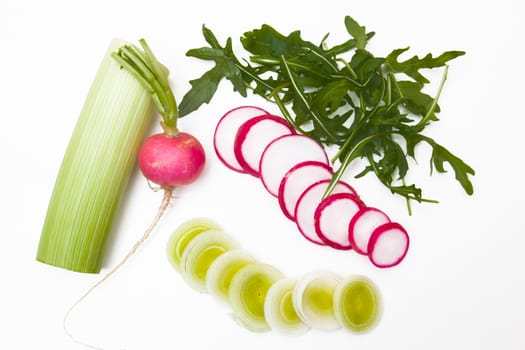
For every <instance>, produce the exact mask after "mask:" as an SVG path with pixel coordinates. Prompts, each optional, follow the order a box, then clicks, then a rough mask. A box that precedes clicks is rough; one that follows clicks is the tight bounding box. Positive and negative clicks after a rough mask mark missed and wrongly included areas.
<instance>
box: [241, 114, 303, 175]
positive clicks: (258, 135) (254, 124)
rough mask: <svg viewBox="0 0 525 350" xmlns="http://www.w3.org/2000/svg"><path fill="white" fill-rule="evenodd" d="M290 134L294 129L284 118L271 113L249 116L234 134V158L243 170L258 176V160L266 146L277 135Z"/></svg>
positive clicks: (293, 132)
mask: <svg viewBox="0 0 525 350" xmlns="http://www.w3.org/2000/svg"><path fill="white" fill-rule="evenodd" d="M290 134H295V129H294V128H293V127H292V126H291V125H290V124H288V122H287V121H286V120H285V119H284V118H281V117H278V116H275V115H271V114H265V115H260V116H257V117H253V118H250V119H248V120H247V121H245V122H244V123H243V124H242V125H241V126H240V127H239V130H238V131H237V134H236V136H235V142H234V145H233V150H234V154H235V158H236V159H237V162H238V163H239V165H240V166H241V167H242V168H243V169H244V171H245V172H247V173H248V174H251V175H253V176H256V177H259V162H260V159H261V155H262V153H263V151H264V149H265V148H266V146H268V144H269V143H270V142H271V141H273V140H274V139H276V138H277V137H279V136H283V135H290Z"/></svg>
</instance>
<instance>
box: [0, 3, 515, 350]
mask: <svg viewBox="0 0 525 350" xmlns="http://www.w3.org/2000/svg"><path fill="white" fill-rule="evenodd" d="M300 3H301V4H302V5H299V4H300ZM241 4H242V5H241ZM518 4H519V1H510V0H500V1H490V2H489V1H480V2H460V1H440V2H429V3H428V4H425V3H424V2H421V1H406V0H401V1H395V2H386V1H385V2H378V1H329V0H327V1H323V2H294V1H288V2H287V1H274V0H269V1H264V2H245V3H241V2H238V1H209V2H203V1H188V2H175V1H164V2H162V1H155V0H148V1H145V0H144V1H103V2H102V1H84V2H77V1H56V0H49V1H24V0H16V1H15V0H7V1H6V0H3V1H2V3H1V4H0V38H1V41H0V42H1V56H0V63H1V70H2V76H1V84H0V89H1V90H2V91H1V94H0V96H1V97H0V105H1V107H2V108H1V111H2V113H1V127H0V159H1V163H2V171H1V173H0V184H1V186H2V192H1V195H0V203H1V206H2V208H1V213H2V214H1V220H0V225H1V226H0V232H1V235H2V244H0V269H1V275H2V279H1V280H2V288H1V289H0V330H1V331H0V332H1V336H0V348H2V349H12V350H13V349H81V348H82V347H80V346H78V345H77V344H75V343H73V342H72V341H71V340H70V339H69V338H68V337H67V336H66V335H65V333H64V331H63V329H62V323H61V322H62V317H63V316H64V313H65V312H66V310H67V309H68V308H69V307H70V306H71V304H72V303H73V302H74V301H75V300H76V299H77V298H78V297H79V296H80V295H81V294H82V293H84V291H86V289H87V288H88V287H90V286H91V285H92V284H93V283H94V282H96V281H97V280H98V279H99V276H93V275H82V274H76V273H72V272H68V271H63V270H60V269H56V268H52V267H49V266H46V265H43V264H40V263H37V262H36V261H35V253H36V248H37V244H38V239H39V235H40V230H41V226H42V222H43V219H44V215H45V212H46V207H47V203H48V200H49V196H50V194H51V190H52V187H53V184H54V180H55V175H56V173H57V170H58V167H59V165H60V162H61V160H62V155H63V152H64V150H65V147H66V145H67V142H68V140H69V136H70V134H71V131H72V129H73V127H74V125H75V122H76V117H77V115H78V112H79V110H80V107H81V105H82V103H83V101H84V98H85V95H86V93H87V90H88V88H89V86H90V84H91V81H92V79H93V76H94V73H95V71H96V69H97V68H98V64H99V62H100V58H101V55H102V54H103V53H104V51H105V49H106V47H107V45H108V44H109V41H110V40H111V39H112V38H113V37H120V38H124V39H126V40H130V41H135V40H138V39H139V38H141V37H145V38H146V39H147V40H148V42H149V43H150V45H151V46H152V48H153V49H154V51H155V52H156V54H157V56H158V57H159V58H160V59H161V60H162V61H163V62H164V63H165V64H166V65H167V66H168V67H169V68H170V69H171V71H172V75H171V77H172V81H173V85H174V88H175V92H176V95H177V98H178V99H180V98H182V95H183V94H184V93H185V92H186V91H187V89H188V87H189V84H188V80H189V79H193V78H195V77H197V76H200V74H201V73H203V72H204V71H205V70H206V69H207V68H208V67H209V66H208V65H207V63H204V62H202V61H197V60H192V59H190V58H188V57H185V55H184V54H185V52H186V50H188V49H189V48H194V47H199V46H201V45H203V44H204V41H203V39H202V36H201V33H200V30H201V25H202V24H203V23H205V24H206V25H207V26H208V27H209V28H211V29H212V30H213V31H214V32H215V33H216V34H217V35H218V37H219V39H220V40H221V41H222V42H224V40H225V39H226V37H228V36H231V37H232V38H233V39H234V43H236V45H238V38H239V36H240V35H241V34H242V33H243V32H244V31H246V30H250V29H253V28H257V27H259V26H260V25H261V24H263V23H268V24H271V25H273V26H275V27H276V28H277V29H279V30H281V31H283V32H289V31H291V30H293V29H299V28H300V29H303V30H302V31H303V35H304V37H305V38H307V39H309V40H312V41H314V42H318V41H320V40H321V38H322V37H323V35H324V34H325V33H327V32H331V33H332V35H333V39H332V40H333V41H334V42H335V41H337V38H341V37H342V36H343V35H345V34H344V26H343V17H344V15H345V14H350V15H352V16H353V17H354V18H355V19H357V20H358V21H359V22H360V23H361V24H364V25H366V26H367V28H368V29H370V30H374V31H376V33H377V34H376V37H375V38H374V39H373V41H372V43H373V44H371V50H373V52H375V53H377V54H378V55H379V54H386V53H387V52H388V51H389V50H390V49H393V48H397V47H405V46H408V45H409V46H411V51H410V52H411V53H417V54H425V53H427V52H433V53H435V54H439V53H441V52H442V51H445V50H453V49H460V50H465V51H466V52H467V55H466V56H464V57H461V58H458V59H456V60H454V61H453V62H452V64H451V68H450V71H449V79H448V81H447V83H446V86H445V89H444V93H443V95H442V99H441V101H440V102H441V105H442V113H441V114H440V117H441V121H440V122H439V123H438V124H435V126H433V127H432V128H431V130H429V133H430V134H431V135H432V136H434V137H435V138H436V139H437V140H438V141H440V142H441V143H442V144H444V145H445V146H447V147H448V148H449V149H451V150H452V151H453V152H455V153H456V154H458V155H459V156H460V157H461V158H463V159H464V160H466V161H467V162H468V163H469V164H471V165H472V166H473V167H474V168H475V170H476V172H477V174H476V176H475V177H474V179H473V182H474V186H475V194H474V195H473V196H472V197H469V196H467V195H465V194H464V193H463V192H462V190H461V188H460V187H459V186H458V185H457V183H456V181H455V180H454V179H453V175H452V174H448V175H445V176H436V175H434V176H432V177H428V162H427V160H428V158H427V155H428V153H426V152H425V151H427V150H424V149H422V155H421V158H420V167H419V168H418V171H417V174H416V175H415V177H416V178H417V183H418V184H419V185H421V186H422V187H423V189H424V190H426V194H427V196H428V197H432V198H438V199H439V200H440V201H441V203H440V204H439V205H414V215H413V216H412V217H409V216H408V215H407V214H406V209H405V206H404V203H403V201H402V200H401V199H398V198H393V197H392V196H391V195H390V194H389V193H388V192H387V191H385V190H384V189H383V188H382V187H380V186H378V185H377V183H376V181H375V180H373V178H372V177H367V178H365V179H361V180H359V181H355V182H354V183H353V185H354V186H355V187H356V189H357V190H358V191H359V192H360V193H362V195H363V196H364V197H365V198H366V199H367V202H369V203H374V204H375V205H377V206H378V207H380V208H382V209H385V210H386V211H388V212H389V214H390V215H391V216H392V217H393V218H396V219H397V220H398V221H400V222H402V223H403V224H404V225H405V226H406V227H407V229H408V230H409V232H410V234H411V238H412V242H411V247H410V251H409V254H408V256H407V258H406V260H405V261H404V262H403V263H402V265H400V266H398V267H397V268H395V269H389V270H378V269H376V268H374V267H373V266H372V265H371V264H370V263H369V262H368V261H367V260H366V258H364V257H363V256H360V255H357V254H354V253H351V252H336V251H334V250H330V249H327V248H322V247H318V246H315V245H313V244H311V243H309V242H307V241H306V240H305V239H304V238H302V236H301V235H300V234H299V233H298V232H297V230H296V229H295V228H294V227H293V225H292V224H291V222H290V221H288V220H287V219H286V218H285V217H284V215H282V214H281V213H280V209H279V206H278V204H277V202H276V201H275V199H274V198H272V197H271V196H269V195H268V193H267V192H266V191H265V190H264V188H263V187H262V186H261V185H260V184H259V183H257V180H255V179H254V178H251V177H249V176H245V175H241V174H238V173H234V172H233V171H231V170H228V169H226V167H224V166H222V164H220V163H219V162H218V160H217V158H216V157H215V155H214V154H213V150H212V138H211V136H212V133H213V128H214V125H215V123H216V122H217V121H218V118H219V117H220V116H221V115H222V114H223V113H224V112H225V111H226V110H228V109H229V108H231V107H235V106H237V105H240V104H246V103H253V104H257V105H260V106H261V107H263V108H266V109H269V110H270V111H271V112H274V113H278V111H277V109H276V108H275V106H273V105H269V104H267V103H265V102H264V101H262V100H261V99H260V98H258V97H251V98H250V99H248V100H244V99H242V98H241V97H239V96H238V95H236V94H234V93H233V92H232V91H231V87H230V86H229V85H227V84H224V85H223V86H222V87H221V88H220V92H219V93H218V94H217V96H216V97H215V98H214V100H213V101H212V103H211V104H210V105H206V106H203V107H202V108H201V109H200V110H199V111H197V112H195V113H194V114H193V115H191V116H188V117H187V118H185V119H183V120H182V121H181V127H182V128H184V129H185V130H187V131H189V132H192V133H194V134H195V135H196V136H197V137H199V138H200V139H201V140H202V142H203V143H204V145H205V147H206V150H207V152H208V156H209V162H208V166H207V170H206V173H205V174H204V176H203V178H202V179H201V180H200V181H199V182H198V184H195V185H194V186H191V187H188V188H185V189H182V190H180V192H179V193H178V199H177V200H176V201H175V203H174V205H173V206H172V208H171V210H170V211H169V213H168V215H167V216H166V218H165V220H163V222H162V225H161V226H160V227H159V228H158V230H157V231H156V232H155V234H154V235H153V236H152V238H151V240H150V241H149V242H147V244H146V245H145V246H144V247H143V249H142V250H141V251H140V252H139V254H138V255H137V256H136V257H135V258H134V259H132V261H131V262H130V263H129V264H128V265H127V266H126V267H125V268H124V269H122V270H121V271H120V273H118V274H117V275H116V276H114V278H112V279H111V280H110V281H108V282H107V283H106V284H105V285H104V286H103V287H101V288H100V289H98V290H97V291H96V292H95V293H94V294H93V295H92V296H91V297H90V298H88V299H87V300H86V301H85V302H84V303H82V304H81V305H80V306H79V308H78V309H76V311H75V312H74V313H73V314H72V315H71V316H72V317H71V319H70V323H69V326H70V330H71V332H72V333H74V334H75V335H76V336H77V337H78V338H80V339H81V340H83V341H86V342H89V343H91V344H93V345H97V346H102V347H104V348H107V349H123V348H125V349H129V350H131V349H157V350H165V349H177V348H191V349H208V348H210V347H213V348H221V349H228V348H235V349H240V348H245V349H247V348H249V349H254V350H255V349H271V348H279V349H284V348H286V347H293V348H297V349H319V348H323V349H342V348H345V349H347V348H352V349H360V350H366V349H403V350H412V349H413V350H416V349H426V350H430V349H495V348H504V349H507V350H517V349H524V348H525V337H523V330H524V329H525V298H524V296H525V277H524V276H525V274H524V272H523V271H524V268H525V261H524V257H523V245H524V244H525V238H524V234H525V232H524V229H523V221H522V217H523V209H524V206H523V198H524V197H525V191H524V189H523V188H524V187H523V173H522V169H523V165H522V163H523V161H522V158H523V156H522V152H523V149H524V146H525V141H524V137H523V135H522V134H523V132H522V130H521V125H522V123H521V121H522V120H523V109H522V108H521V105H522V101H523V91H524V89H523V82H524V81H525V79H524V78H525V77H524V74H523V57H524V53H525V52H524V49H523V40H522V34H523V33H524V32H525V30H524V29H525V28H524V25H523V22H522V18H521V14H522V12H521V11H519V10H518V9H519V8H521V7H518ZM234 13H237V14H238V15H237V16H234ZM436 77H437V78H436V79H437V80H439V73H437V74H436ZM160 200H161V194H160V193H153V192H151V191H150V190H149V189H148V187H147V186H146V183H145V182H144V180H143V179H142V178H141V177H140V176H138V174H136V175H135V177H134V179H133V181H132V183H131V187H130V188H129V191H128V193H127V196H126V203H125V205H124V206H123V208H122V211H121V212H120V216H119V224H118V228H117V230H116V231H115V232H114V236H113V239H112V244H111V247H110V248H111V249H110V250H109V251H108V255H107V259H106V263H105V266H106V269H105V270H104V271H107V267H109V266H113V265H114V264H115V263H116V262H117V261H118V260H119V259H120V258H121V257H122V256H123V254H124V253H125V251H126V250H127V249H129V247H131V245H132V244H133V243H134V241H135V240H136V239H137V238H138V237H139V236H140V235H141V234H142V231H143V229H145V228H146V227H147V225H148V224H149V221H150V219H151V218H152V217H153V215H154V213H155V210H156V209H157V206H158V204H159V203H160ZM194 216H209V217H212V218H213V219H216V220H217V221H218V222H220V223H221V224H222V225H223V226H224V227H225V228H226V229H227V230H228V231H229V232H230V233H231V234H233V235H234V236H235V237H237V238H238V239H239V241H240V242H241V244H242V245H243V246H244V247H245V248H246V249H248V250H249V251H250V252H252V253H253V254H254V255H255V256H256V257H257V258H258V259H260V260H262V261H265V262H268V263H271V264H275V266H277V267H279V268H280V269H282V271H283V272H285V273H286V274H287V275H289V276H299V275H301V274H303V273H307V272H309V271H312V270H316V269H328V270H331V271H334V272H336V273H339V274H342V275H347V274H352V273H362V274H366V275H367V276H369V277H371V278H372V279H373V280H374V281H375V282H376V283H377V284H378V285H379V287H380V288H381V291H382V293H383V297H384V304H385V309H384V314H383V319H382V321H381V323H380V324H379V326H378V327H377V328H376V329H375V330H374V331H373V332H371V333H368V334H366V335H361V336H355V335H353V334H349V333H346V332H344V331H335V332H319V331H310V332H308V333H307V334H304V335H301V336H299V337H287V336H283V335H281V334H278V333H267V334H262V335H261V334H252V333H250V332H248V331H246V330H244V329H243V328H241V327H239V326H238V325H237V324H235V323H234V322H233V321H232V320H231V318H230V317H229V315H228V314H229V309H228V308H227V307H225V306H224V305H222V304H221V303H218V302H217V301H216V300H214V299H213V298H211V297H210V296H209V295H205V294H198V293H195V292H193V291H192V290H191V289H189V287H188V286H187V285H186V284H185V283H184V282H183V281H182V279H181V277H180V276H179V275H178V274H177V273H176V272H175V271H174V270H172V268H171V267H170V265H169V264H168V262H167V260H166V258H165V254H164V248H165V244H166V242H167V239H168V236H169V234H170V232H171V231H172V230H173V229H174V228H175V227H176V226H177V225H178V224H179V223H181V222H182V221H183V220H186V219H188V218H191V217H194Z"/></svg>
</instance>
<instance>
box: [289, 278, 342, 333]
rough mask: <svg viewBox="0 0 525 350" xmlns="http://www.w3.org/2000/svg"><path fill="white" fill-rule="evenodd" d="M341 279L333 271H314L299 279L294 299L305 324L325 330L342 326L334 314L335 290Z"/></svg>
mask: <svg viewBox="0 0 525 350" xmlns="http://www.w3.org/2000/svg"><path fill="white" fill-rule="evenodd" d="M341 280H342V278H341V277H340V276H339V275H337V274H335V273H333V272H329V271H314V272H310V273H307V274H306V275H304V276H303V277H302V278H301V279H299V281H297V284H296V286H295V288H294V290H293V294H292V301H293V305H294V307H295V310H296V311H297V314H298V315H299V317H300V318H301V319H302V320H303V322H304V323H305V324H307V325H308V326H310V327H312V328H313V329H319V330H325V331H330V330H335V329H338V328H340V327H341V326H340V324H339V322H337V319H336V318H335V314H334V291H335V289H336V287H337V285H338V284H339V282H340V281H341Z"/></svg>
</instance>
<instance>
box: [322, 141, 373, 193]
mask: <svg viewBox="0 0 525 350" xmlns="http://www.w3.org/2000/svg"><path fill="white" fill-rule="evenodd" d="M381 136H382V135H381V134H374V135H369V136H367V137H365V138H363V139H361V140H359V142H357V143H356V144H355V145H354V147H353V148H352V149H351V150H350V152H348V153H347V154H346V156H345V157H344V159H343V160H342V161H341V164H340V165H339V168H337V170H336V171H335V173H334V175H333V176H332V179H331V180H330V183H329V184H328V187H327V188H326V191H325V193H324V194H323V198H326V196H328V195H329V194H330V193H331V192H332V191H333V190H334V187H335V186H336V185H337V183H338V182H339V180H340V179H341V177H342V176H343V174H344V172H345V170H346V169H347V168H348V166H349V165H350V163H351V162H352V161H353V160H354V159H355V158H357V157H358V156H359V154H360V152H359V151H360V150H361V148H362V147H364V146H365V145H366V144H367V143H368V142H370V141H371V140H373V139H374V138H377V137H381Z"/></svg>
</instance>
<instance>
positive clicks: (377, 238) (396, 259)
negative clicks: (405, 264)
mask: <svg viewBox="0 0 525 350" xmlns="http://www.w3.org/2000/svg"><path fill="white" fill-rule="evenodd" d="M409 244H410V239H409V237H408V233H407V231H406V230H405V229H404V228H403V226H401V225H400V224H399V223H397V222H388V223H386V224H383V225H381V226H379V227H377V228H376V229H375V230H374V232H372V235H371V236H370V241H369V242H368V257H369V259H370V261H371V262H372V264H374V265H375V266H377V267H380V268H385V267H392V266H395V265H397V264H399V263H400V262H401V261H402V260H403V259H404V258H405V256H406V254H407V252H408V246H409Z"/></svg>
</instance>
